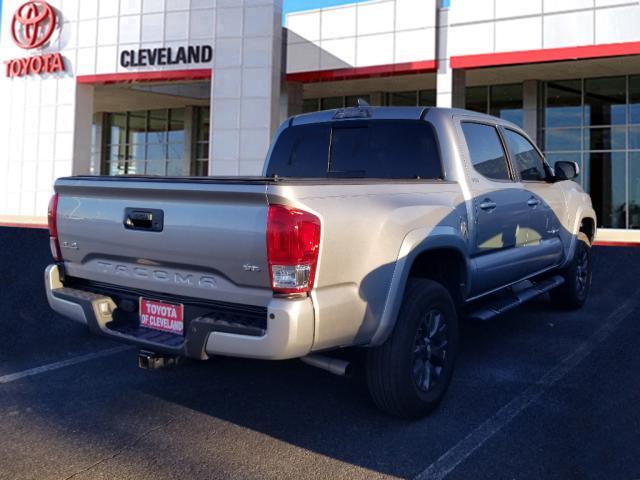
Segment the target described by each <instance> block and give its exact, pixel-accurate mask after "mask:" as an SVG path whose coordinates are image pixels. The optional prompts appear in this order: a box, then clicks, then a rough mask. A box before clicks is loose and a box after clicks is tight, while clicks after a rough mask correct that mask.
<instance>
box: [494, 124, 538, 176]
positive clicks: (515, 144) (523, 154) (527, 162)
mask: <svg viewBox="0 0 640 480" xmlns="http://www.w3.org/2000/svg"><path fill="white" fill-rule="evenodd" d="M504 135H505V139H506V141H507V145H508V147H509V151H510V152H511V157H512V158H513V162H514V164H515V165H514V167H515V168H516V170H518V171H519V172H520V178H521V179H522V180H523V181H525V182H526V181H529V182H531V181H533V182H543V181H545V180H546V179H547V169H546V168H545V165H544V159H543V158H542V156H541V155H540V154H539V153H538V151H537V150H536V149H535V147H534V146H533V145H532V144H531V142H530V141H529V140H527V139H526V138H525V137H523V136H522V135H520V134H519V133H518V132H515V131H513V130H509V129H505V130H504Z"/></svg>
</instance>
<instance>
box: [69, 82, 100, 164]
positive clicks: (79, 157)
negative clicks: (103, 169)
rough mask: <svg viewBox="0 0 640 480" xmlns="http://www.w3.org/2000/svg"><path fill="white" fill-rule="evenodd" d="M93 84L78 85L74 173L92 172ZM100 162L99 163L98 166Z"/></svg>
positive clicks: (74, 138)
mask: <svg viewBox="0 0 640 480" xmlns="http://www.w3.org/2000/svg"><path fill="white" fill-rule="evenodd" d="M93 94H94V86H93V85H77V86H76V103H75V112H74V127H73V167H72V168H73V175H89V174H91V173H92V172H91V143H92V138H93V132H92V129H93ZM99 166H100V164H98V167H99Z"/></svg>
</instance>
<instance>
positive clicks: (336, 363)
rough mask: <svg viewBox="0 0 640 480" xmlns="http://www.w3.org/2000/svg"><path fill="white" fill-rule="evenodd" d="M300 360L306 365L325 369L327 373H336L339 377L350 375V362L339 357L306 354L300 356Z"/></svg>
mask: <svg viewBox="0 0 640 480" xmlns="http://www.w3.org/2000/svg"><path fill="white" fill-rule="evenodd" d="M300 360H301V361H302V362H304V363H306V364H307V365H311V366H312V367H316V368H319V369H321V370H326V371H327V372H329V373H333V374H334V375H338V376H340V377H349V376H351V363H349V362H347V361H346V360H341V359H339V358H331V357H325V356H323V355H307V356H306V357H302V358H300Z"/></svg>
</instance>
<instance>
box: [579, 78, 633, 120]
mask: <svg viewBox="0 0 640 480" xmlns="http://www.w3.org/2000/svg"><path fill="white" fill-rule="evenodd" d="M584 123H585V126H594V125H625V124H626V123H627V96H626V78H625V77H610V78H590V79H587V80H585V81H584Z"/></svg>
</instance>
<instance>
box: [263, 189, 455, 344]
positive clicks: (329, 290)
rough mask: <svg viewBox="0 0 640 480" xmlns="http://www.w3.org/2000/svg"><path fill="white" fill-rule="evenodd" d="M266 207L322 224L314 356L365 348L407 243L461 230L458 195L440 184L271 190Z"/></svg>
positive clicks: (316, 286)
mask: <svg viewBox="0 0 640 480" xmlns="http://www.w3.org/2000/svg"><path fill="white" fill-rule="evenodd" d="M267 191H268V197H269V201H270V202H273V203H289V204H292V205H295V206H297V207H299V208H302V209H305V210H308V211H311V212H313V213H315V214H316V215H318V216H319V217H320V219H321V221H322V240H321V249H320V258H319V265H318V272H317V276H316V283H315V289H314V292H313V293H312V296H313V299H314V307H315V313H316V322H315V324H316V332H315V339H314V350H322V349H325V348H332V347H335V346H342V345H351V344H354V343H355V344H358V343H366V342H368V340H370V339H371V336H372V335H373V333H374V331H375V330H376V328H377V327H378V325H379V322H380V318H381V315H382V311H383V309H384V307H385V302H386V300H387V296H388V293H389V287H390V283H391V279H392V276H393V273H394V269H395V266H396V260H397V259H398V254H399V251H400V247H401V245H402V243H403V240H404V238H405V237H406V236H407V235H408V234H409V232H411V231H412V230H415V229H421V228H424V227H425V226H430V227H433V228H435V227H438V226H444V225H450V226H453V227H455V228H456V229H459V227H460V222H461V220H462V219H466V210H465V206H464V201H463V198H462V192H461V190H460V187H459V185H458V184H456V183H452V182H443V181H393V180H388V181H385V182H380V181H378V182H376V181H371V182H367V181H361V182H357V181H355V182H349V181H340V182H336V181H335V180H332V181H331V183H323V184H318V185H295V186H290V185H270V186H269V187H268V189H267Z"/></svg>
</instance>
